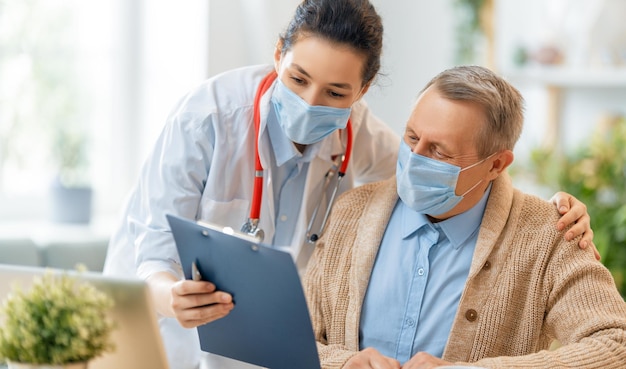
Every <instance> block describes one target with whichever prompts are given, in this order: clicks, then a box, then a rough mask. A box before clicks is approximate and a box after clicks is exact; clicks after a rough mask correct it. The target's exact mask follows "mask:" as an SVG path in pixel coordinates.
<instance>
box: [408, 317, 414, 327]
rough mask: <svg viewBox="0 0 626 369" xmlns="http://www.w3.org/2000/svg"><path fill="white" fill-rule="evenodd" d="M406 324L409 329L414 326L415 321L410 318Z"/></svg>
mask: <svg viewBox="0 0 626 369" xmlns="http://www.w3.org/2000/svg"><path fill="white" fill-rule="evenodd" d="M406 324H407V325H408V326H409V327H412V326H414V325H415V320H413V319H411V318H408V319H407V320H406Z"/></svg>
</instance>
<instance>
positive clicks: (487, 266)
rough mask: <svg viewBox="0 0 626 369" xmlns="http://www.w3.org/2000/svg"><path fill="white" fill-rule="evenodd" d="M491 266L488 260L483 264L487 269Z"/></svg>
mask: <svg viewBox="0 0 626 369" xmlns="http://www.w3.org/2000/svg"><path fill="white" fill-rule="evenodd" d="M490 268H491V263H490V262H488V261H486V262H485V265H483V269H485V270H489V269H490Z"/></svg>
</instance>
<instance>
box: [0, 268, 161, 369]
mask: <svg viewBox="0 0 626 369" xmlns="http://www.w3.org/2000/svg"><path fill="white" fill-rule="evenodd" d="M46 271H52V272H53V273H63V272H65V273H69V274H72V275H77V276H78V277H79V278H80V279H82V280H86V281H88V282H90V283H91V284H93V285H94V286H95V287H96V288H97V289H99V290H100V291H102V292H104V293H106V294H107V295H108V296H110V297H111V298H112V299H113V301H114V306H113V308H112V309H111V311H110V314H111V315H110V316H111V318H112V319H113V320H114V321H115V324H116V328H115V330H114V331H113V341H114V342H115V351H114V352H108V353H105V354H104V355H102V356H100V357H98V358H96V359H94V360H93V361H91V362H90V363H89V369H112V368H115V369H124V368H129V369H131V368H132V369H168V364H167V358H166V355H165V350H164V348H163V344H162V341H161V336H160V333H159V328H158V324H157V317H156V312H155V311H154V309H153V308H152V300H151V299H150V295H149V290H148V287H147V285H146V284H145V282H143V281H142V280H139V279H122V278H117V277H110V276H103V275H102V274H99V273H92V272H88V273H77V272H75V271H63V270H60V269H50V268H37V267H25V266H15V265H6V264H0V301H4V299H5V298H6V297H7V295H8V294H9V292H10V291H11V290H12V289H13V286H14V285H15V284H17V285H19V286H21V288H22V289H23V290H27V289H28V288H29V287H30V285H31V284H32V282H33V277H34V276H36V275H42V274H44V273H46ZM0 367H1V365H0Z"/></svg>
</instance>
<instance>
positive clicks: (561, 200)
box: [550, 191, 600, 260]
mask: <svg viewBox="0 0 626 369" xmlns="http://www.w3.org/2000/svg"><path fill="white" fill-rule="evenodd" d="M550 201H551V202H552V203H553V204H554V205H556V208H557V209H558V211H559V214H561V215H562V217H561V219H559V221H558V222H557V224H556V227H557V229H558V230H559V231H560V230H563V229H565V227H567V226H568V225H570V224H573V225H572V227H571V228H570V229H569V230H568V231H567V233H565V239H566V240H567V241H570V240H572V239H574V238H576V237H578V236H579V235H582V238H581V239H580V241H579V242H578V246H579V247H580V248H581V249H586V248H587V247H592V249H593V252H594V254H595V256H596V259H598V260H600V253H599V252H598V249H597V248H596V245H595V244H594V243H593V230H592V229H591V217H590V216H589V214H588V213H587V206H586V205H585V204H583V203H582V202H580V201H579V200H578V199H577V198H575V197H574V196H572V195H570V194H568V193H566V192H561V191H559V192H557V193H555V194H554V196H552V198H551V199H550Z"/></svg>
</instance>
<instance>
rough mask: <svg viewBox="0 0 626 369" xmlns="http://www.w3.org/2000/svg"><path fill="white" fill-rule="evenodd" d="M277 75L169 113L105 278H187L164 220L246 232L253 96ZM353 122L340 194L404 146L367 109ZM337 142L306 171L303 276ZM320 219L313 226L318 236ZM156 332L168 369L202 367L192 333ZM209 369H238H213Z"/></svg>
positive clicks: (298, 245)
mask: <svg viewBox="0 0 626 369" xmlns="http://www.w3.org/2000/svg"><path fill="white" fill-rule="evenodd" d="M271 68H272V67H271V66H269V65H264V66H252V67H246V68H240V69H236V70H232V71H229V72H226V73H223V74H220V75H218V76H215V77H213V78H210V79H208V80H207V81H205V82H204V83H202V84H201V85H200V86H199V87H198V88H197V89H195V90H193V91H191V92H190V93H189V94H188V95H186V96H185V97H184V98H183V99H182V100H181V101H180V102H179V103H178V105H177V106H176V107H175V108H174V109H173V111H172V113H171V114H170V116H169V117H168V119H167V122H166V125H165V127H164V129H163V132H162V133H161V135H160V137H159V139H158V141H157V142H156V145H155V147H154V149H153V151H152V153H151V154H150V155H149V157H148V159H147V161H146V162H145V164H144V166H143V168H142V172H141V175H140V177H139V181H138V183H137V185H136V187H135V188H134V190H133V191H132V192H131V194H130V197H129V199H128V201H127V205H126V207H125V209H124V211H123V215H122V218H121V222H120V226H119V228H118V229H117V231H116V232H115V233H114V235H113V236H112V238H111V242H110V244H109V250H108V254H107V260H106V263H105V267H104V273H105V274H111V275H120V276H135V275H138V276H139V277H141V278H147V277H148V276H149V275H150V274H152V273H154V272H156V271H170V272H172V273H174V274H176V275H179V276H180V277H181V278H182V274H181V270H180V265H179V258H178V254H177V251H176V247H175V244H174V241H173V239H172V237H171V233H170V231H169V226H168V224H167V220H166V218H165V214H168V213H170V214H176V215H179V216H181V217H184V218H188V219H198V220H200V219H201V220H204V221H207V222H212V223H218V224H221V225H224V226H230V227H233V228H234V229H239V228H240V227H241V225H242V224H243V222H244V221H245V220H246V219H247V217H248V215H249V211H250V202H251V198H252V188H253V178H254V171H255V170H254V155H255V154H254V153H255V142H254V141H255V139H256V134H255V130H254V124H253V122H252V116H253V108H254V107H253V105H254V104H253V101H254V95H255V93H256V90H257V87H258V85H259V83H260V81H261V79H262V78H263V77H264V76H265V75H266V74H267V73H268V72H269V71H270V70H271ZM272 91H273V86H272V87H271V88H270V89H269V90H268V91H267V92H266V93H265V94H264V96H263V98H262V99H261V102H260V104H259V105H260V113H261V131H262V132H264V133H263V134H262V135H261V137H260V139H259V147H260V150H259V152H260V158H261V163H262V164H263V167H264V168H266V170H265V171H264V182H265V186H264V189H263V201H262V206H261V217H260V227H261V229H263V230H264V232H265V240H266V242H268V243H269V242H271V240H272V239H273V235H274V229H275V221H276V220H275V211H274V194H273V190H272V188H273V187H272V171H271V167H272V163H271V160H270V159H271V156H270V152H269V150H270V149H271V143H270V141H269V136H268V134H267V131H266V130H265V125H266V117H267V114H268V112H269V111H270V104H271V103H270V97H271V94H272ZM351 121H352V129H353V136H354V141H353V151H352V157H351V159H350V162H349V165H348V168H347V171H346V175H345V177H344V179H343V182H342V185H341V188H340V192H344V191H346V190H348V189H350V188H352V187H354V186H356V185H358V184H361V183H367V182H371V181H376V180H381V179H386V178H388V177H389V176H391V175H393V173H394V172H395V167H396V158H397V151H398V148H399V142H400V141H399V136H398V135H397V134H395V133H394V132H393V131H392V130H391V129H390V128H389V127H388V126H387V125H385V124H384V123H383V122H382V121H380V120H379V119H378V118H376V117H375V116H373V115H372V114H371V112H370V111H369V109H368V108H367V106H366V104H365V102H364V101H363V100H361V101H359V102H357V103H355V104H354V105H353V107H352V113H351ZM341 141H342V140H341V139H340V138H339V135H338V134H332V135H330V136H328V137H327V138H325V139H324V140H323V141H322V142H321V143H320V148H319V152H318V154H317V156H316V157H315V158H314V159H313V160H312V161H311V163H310V165H309V170H308V173H307V176H306V182H305V188H304V194H303V197H302V199H298V200H301V201H302V206H301V207H300V213H299V218H298V221H297V224H298V226H297V227H296V230H295V232H294V237H293V242H292V248H291V250H290V252H291V253H292V256H293V257H294V260H295V261H296V262H297V264H298V267H299V268H300V269H302V268H303V267H304V266H305V265H306V261H307V260H308V257H309V256H310V254H311V252H312V246H311V245H310V244H307V243H306V242H305V234H306V228H307V225H308V222H309V219H310V217H311V214H312V213H313V210H314V208H315V206H316V205H317V204H318V203H320V201H321V203H322V206H321V208H320V210H319V212H321V214H323V212H324V211H325V210H326V209H325V206H326V203H327V200H326V199H328V198H329V196H330V192H331V191H332V188H328V190H327V195H326V196H327V197H326V198H325V199H323V201H322V200H321V199H320V195H319V194H320V193H321V188H322V186H323V180H324V175H325V173H326V172H327V171H328V169H329V168H330V167H331V165H332V161H331V156H332V155H336V154H341V153H342V152H343V151H344V146H345V143H344V142H341ZM294 200H296V199H294ZM321 218H322V216H318V217H317V223H318V224H317V225H316V226H317V227H318V226H319V223H321ZM314 229H317V228H314ZM160 325H161V333H162V335H163V339H164V343H165V346H166V351H167V354H168V359H169V361H170V365H171V368H172V369H188V368H196V367H197V366H198V363H199V360H200V351H199V343H198V339H197V334H196V330H195V329H183V328H181V327H180V326H179V325H178V323H177V322H176V320H174V319H171V318H161V319H160ZM218 365H219V366H218ZM203 367H207V366H206V365H204V366H203ZM210 367H211V368H217V367H219V368H220V369H224V368H235V367H239V366H232V365H231V364H226V363H219V364H217V363H216V364H214V365H212V366H210ZM241 367H242V368H243V367H245V368H248V367H249V366H241Z"/></svg>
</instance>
